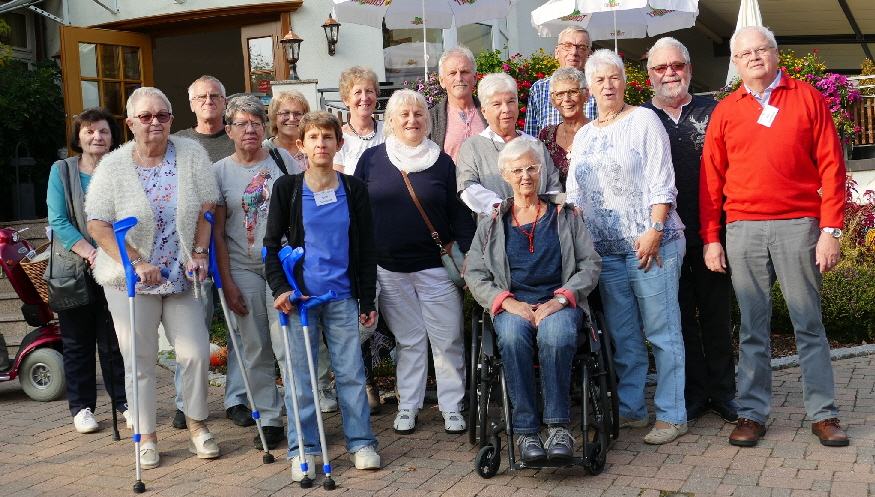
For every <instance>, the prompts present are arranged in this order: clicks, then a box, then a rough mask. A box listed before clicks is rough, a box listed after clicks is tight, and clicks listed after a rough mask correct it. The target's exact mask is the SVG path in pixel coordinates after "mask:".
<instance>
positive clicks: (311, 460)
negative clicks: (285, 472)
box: [292, 454, 316, 481]
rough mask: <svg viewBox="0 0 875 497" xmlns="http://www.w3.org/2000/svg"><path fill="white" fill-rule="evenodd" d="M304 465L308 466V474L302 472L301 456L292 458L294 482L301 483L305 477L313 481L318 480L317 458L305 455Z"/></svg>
mask: <svg viewBox="0 0 875 497" xmlns="http://www.w3.org/2000/svg"><path fill="white" fill-rule="evenodd" d="M304 463H305V464H306V465H307V472H306V473H304V471H303V470H301V456H295V457H293V458H292V481H301V480H303V479H304V476H308V477H310V479H311V480H312V479H313V478H316V456H313V455H312V454H304Z"/></svg>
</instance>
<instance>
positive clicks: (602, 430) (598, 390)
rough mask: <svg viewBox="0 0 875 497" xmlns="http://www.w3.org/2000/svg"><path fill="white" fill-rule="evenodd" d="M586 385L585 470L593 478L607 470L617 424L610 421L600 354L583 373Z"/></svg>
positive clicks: (609, 407)
mask: <svg viewBox="0 0 875 497" xmlns="http://www.w3.org/2000/svg"><path fill="white" fill-rule="evenodd" d="M583 385H584V388H585V392H584V396H585V398H584V401H583V406H584V407H583V408H584V410H585V412H584V419H585V420H586V426H584V427H583V428H584V430H583V431H584V433H585V437H586V440H585V442H584V456H585V462H584V464H583V466H584V468H585V469H586V470H587V472H589V473H590V474H591V475H597V474H599V473H601V472H602V471H603V470H604V468H605V463H606V461H607V454H608V444H609V443H610V432H611V430H612V427H613V426H614V425H615V423H614V422H612V420H611V402H610V400H609V399H608V381H607V375H606V374H605V371H604V366H603V365H602V363H601V354H598V355H596V357H595V358H594V360H592V361H589V362H588V364H587V367H586V368H584V370H583Z"/></svg>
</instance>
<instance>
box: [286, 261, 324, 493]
mask: <svg viewBox="0 0 875 497" xmlns="http://www.w3.org/2000/svg"><path fill="white" fill-rule="evenodd" d="M302 257H304V248H303V247H298V248H295V249H292V248H291V247H288V246H286V247H283V249H282V250H280V253H279V258H280V262H281V263H282V266H283V271H284V272H285V273H286V279H287V280H288V281H289V283H290V284H291V285H292V288H294V292H293V293H292V296H291V297H289V300H291V301H292V302H297V305H298V316H299V317H300V319H301V328H302V329H303V332H304V348H305V349H306V352H307V354H306V355H307V367H308V368H309V370H310V388H311V389H312V390H313V402H314V403H315V404H316V425H317V426H318V428H319V443H320V444H321V445H322V463H323V465H322V468H323V470H324V471H325V481H324V482H323V483H322V487H323V488H324V489H325V490H334V489H335V483H334V480H333V479H332V478H331V463H330V460H329V458H328V444H327V442H326V439H325V425H324V423H323V422H322V410H321V409H319V387H318V386H317V383H316V366H315V364H313V354H312V353H311V352H312V350H313V349H312V348H311V345H310V322H309V317H308V314H307V309H309V308H313V307H317V306H320V305H322V304H324V303H326V302H329V301H332V300H334V299H336V298H337V293H335V292H334V290H329V291H328V293H326V294H324V295H319V296H318V297H309V298H307V299H304V298H303V297H304V294H303V293H301V289H300V287H299V286H298V282H297V281H296V280H295V265H296V264H297V263H298V261H299V260H301V258H302ZM287 329H288V327H286V329H284V331H287ZM300 435H301V432H300V431H298V437H299V440H298V447H299V448H300V447H301V446H302V444H301V439H300Z"/></svg>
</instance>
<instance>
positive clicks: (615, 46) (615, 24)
mask: <svg viewBox="0 0 875 497" xmlns="http://www.w3.org/2000/svg"><path fill="white" fill-rule="evenodd" d="M614 53H615V54H619V53H620V49H619V48H617V11H616V10H615V11H614Z"/></svg>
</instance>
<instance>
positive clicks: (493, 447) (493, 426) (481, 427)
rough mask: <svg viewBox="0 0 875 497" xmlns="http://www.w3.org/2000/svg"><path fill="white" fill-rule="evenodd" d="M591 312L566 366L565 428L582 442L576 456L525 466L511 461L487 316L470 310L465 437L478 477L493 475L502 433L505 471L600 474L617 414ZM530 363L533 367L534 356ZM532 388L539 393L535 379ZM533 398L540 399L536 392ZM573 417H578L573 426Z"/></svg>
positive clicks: (506, 401)
mask: <svg viewBox="0 0 875 497" xmlns="http://www.w3.org/2000/svg"><path fill="white" fill-rule="evenodd" d="M592 314H593V316H594V319H586V320H585V321H584V324H583V326H582V327H581V329H580V330H579V332H578V341H577V351H576V352H575V355H574V359H573V363H572V364H573V366H572V369H573V371H572V376H571V378H572V381H571V388H572V392H571V394H572V396H571V400H572V405H571V419H572V422H571V423H570V424H569V427H568V428H569V430H571V432H572V435H574V438H575V443H576V444H577V443H578V441H582V443H580V444H579V447H578V448H577V449H576V450H575V452H579V455H577V454H576V455H575V457H574V458H573V460H571V461H550V460H543V461H538V462H535V463H529V464H526V463H523V462H522V461H517V454H516V451H517V447H516V443H515V440H514V433H513V405H512V404H511V401H510V395H509V393H508V388H507V382H506V380H505V376H504V369H503V365H502V361H501V356H500V354H499V351H498V335H497V334H496V333H495V330H494V328H493V326H492V319H491V317H490V315H489V313H487V312H485V311H483V309H482V308H480V307H475V309H474V313H473V317H472V323H471V324H472V326H471V344H470V346H471V349H470V352H471V354H470V370H469V374H468V400H469V408H468V436H469V441H470V442H471V445H474V446H477V447H479V452H478V453H477V457H476V458H475V460H474V467H475V469H476V471H477V474H478V475H480V476H481V477H483V478H492V477H493V476H495V475H496V474H497V473H498V469H499V466H500V465H501V450H502V437H501V434H502V432H506V433H507V459H508V467H509V468H510V469H511V470H518V469H526V468H530V469H531V468H536V469H539V468H557V467H572V466H583V467H584V469H585V470H586V471H587V472H588V473H589V474H591V475H593V476H595V475H598V474H600V473H601V472H602V471H603V470H604V468H605V463H606V459H607V452H608V450H609V449H610V446H611V445H612V442H611V440H616V439H617V438H618V437H619V434H620V427H619V416H620V414H619V401H618V398H617V395H616V391H617V382H616V374H615V372H614V361H613V353H612V352H611V350H612V348H611V347H612V345H611V339H610V334H609V331H608V329H607V327H606V326H605V320H604V315H603V314H602V313H601V312H600V311H596V312H593V313H592ZM535 362H536V366H535V368H536V369H537V368H538V366H537V352H536V353H535ZM536 378H537V371H536ZM536 385H538V389H539V390H540V382H539V381H537V380H536ZM538 395H539V397H540V392H539V394H538ZM542 405H543V404H542ZM575 416H579V418H580V421H579V423H578V422H577V421H576V419H575ZM578 428H579V430H578Z"/></svg>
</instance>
